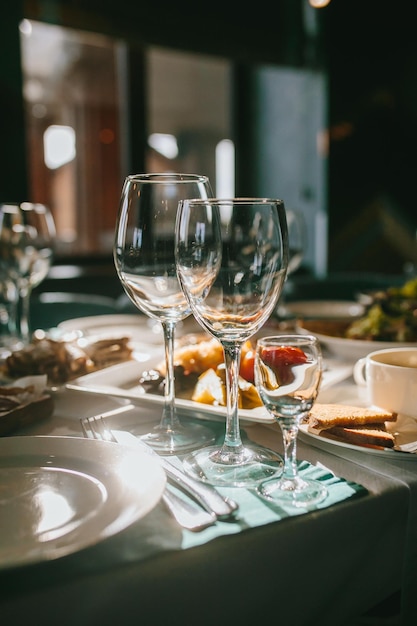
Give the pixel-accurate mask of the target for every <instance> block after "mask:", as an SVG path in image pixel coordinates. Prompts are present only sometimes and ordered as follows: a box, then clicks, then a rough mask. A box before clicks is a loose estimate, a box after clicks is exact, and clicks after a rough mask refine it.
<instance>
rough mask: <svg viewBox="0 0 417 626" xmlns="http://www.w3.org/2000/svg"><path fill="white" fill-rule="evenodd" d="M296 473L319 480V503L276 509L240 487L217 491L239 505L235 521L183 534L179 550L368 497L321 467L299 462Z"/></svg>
mask: <svg viewBox="0 0 417 626" xmlns="http://www.w3.org/2000/svg"><path fill="white" fill-rule="evenodd" d="M298 469H299V473H300V476H301V477H302V478H312V479H315V480H319V481H320V482H322V483H323V484H324V485H325V486H326V488H327V491H328V495H327V497H326V498H325V499H324V500H323V501H322V502H319V503H318V504H316V505H313V506H309V507H308V508H301V507H300V508H299V507H297V508H296V507H292V506H277V505H276V504H274V503H270V502H267V501H265V500H263V499H262V498H261V497H259V496H258V495H257V494H256V493H255V491H254V490H251V489H242V488H240V487H239V488H228V487H221V488H218V489H219V491H220V492H221V493H222V494H223V495H225V496H229V497H231V498H233V500H235V501H236V502H237V503H238V504H239V510H238V511H237V514H236V517H235V520H233V521H227V522H222V521H218V522H217V523H216V524H215V525H214V526H210V527H209V528H206V529H205V530H203V531H201V532H199V533H194V532H191V531H188V530H183V540H182V546H181V547H182V548H183V549H186V548H192V547H194V546H198V545H201V544H203V543H206V542H208V541H211V540H212V539H214V538H216V537H220V536H221V535H231V534H235V533H239V532H241V531H243V530H247V529H249V528H255V527H257V526H264V525H265V524H271V523H273V522H278V521H280V520H282V519H285V518H288V517H292V516H296V515H303V514H306V513H309V512H311V511H316V510H319V509H324V508H326V507H329V506H332V505H334V504H336V503H338V502H342V501H343V500H347V499H349V498H352V497H357V496H361V495H365V494H367V493H368V491H367V489H366V488H365V487H363V486H362V485H359V484H357V483H354V482H351V481H347V480H345V479H344V478H339V477H337V476H335V475H334V474H333V473H332V472H331V471H330V470H329V469H327V468H325V467H324V466H321V467H319V466H316V465H311V464H310V463H308V462H307V461H300V462H299V463H298Z"/></svg>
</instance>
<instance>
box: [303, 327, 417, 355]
mask: <svg viewBox="0 0 417 626" xmlns="http://www.w3.org/2000/svg"><path fill="white" fill-rule="evenodd" d="M349 323H350V321H349V320H346V319H345V320H335V319H329V320H324V319H310V320H298V321H297V330H298V332H301V333H308V334H312V335H315V336H316V337H317V338H318V339H319V341H320V343H321V344H322V346H324V347H325V348H326V349H327V351H328V352H329V353H330V354H331V356H333V357H335V358H339V359H345V360H347V361H350V362H354V361H357V360H358V359H361V358H362V357H364V356H366V355H367V354H369V353H370V352H374V351H375V350H383V349H384V348H403V347H406V346H411V347H414V348H415V347H417V342H415V341H414V342H413V341H411V342H402V341H365V340H362V339H347V338H346V337H343V332H344V330H345V329H346V328H347V326H348V325H349Z"/></svg>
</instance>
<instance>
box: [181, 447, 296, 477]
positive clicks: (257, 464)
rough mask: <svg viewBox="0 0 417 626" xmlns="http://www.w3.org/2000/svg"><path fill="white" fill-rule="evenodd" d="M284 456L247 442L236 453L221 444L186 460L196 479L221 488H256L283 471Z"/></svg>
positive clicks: (185, 465) (185, 467)
mask: <svg viewBox="0 0 417 626" xmlns="http://www.w3.org/2000/svg"><path fill="white" fill-rule="evenodd" d="M283 466H284V463H283V460H282V457H281V456H280V455H279V454H277V453H276V452H274V451H273V450H269V449H268V448H264V447H262V446H255V445H246V446H244V448H243V451H242V450H240V451H239V453H234V452H233V451H231V452H227V450H226V449H225V448H223V447H221V446H209V447H207V448H202V449H201V450H196V451H195V452H192V453H191V454H189V455H188V456H186V457H185V459H184V460H183V467H184V470H185V471H186V472H187V473H188V474H189V475H190V476H193V478H197V479H198V480H201V481H202V482H205V483H210V484H211V485H215V486H217V487H254V486H255V485H257V484H259V482H260V481H264V480H266V479H268V478H271V477H272V476H275V475H276V474H277V473H279V472H282V470H283Z"/></svg>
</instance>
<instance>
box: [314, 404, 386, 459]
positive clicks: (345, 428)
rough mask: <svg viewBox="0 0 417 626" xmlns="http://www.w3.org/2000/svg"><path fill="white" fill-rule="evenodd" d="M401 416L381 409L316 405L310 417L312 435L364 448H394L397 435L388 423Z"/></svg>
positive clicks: (342, 405) (341, 405)
mask: <svg viewBox="0 0 417 626" xmlns="http://www.w3.org/2000/svg"><path fill="white" fill-rule="evenodd" d="M396 420H397V414H396V413H391V412H390V411H385V410H383V409H378V408H363V407H357V406H350V405H344V404H320V403H318V402H317V403H316V404H315V405H314V406H313V407H312V409H311V411H310V413H309V415H308V431H309V432H311V433H313V434H315V435H321V436H324V437H330V438H333V439H337V440H340V441H344V442H347V443H353V444H356V445H361V446H371V447H375V446H376V447H382V448H393V447H394V445H395V435H394V433H393V432H391V431H388V430H387V427H386V422H395V421H396Z"/></svg>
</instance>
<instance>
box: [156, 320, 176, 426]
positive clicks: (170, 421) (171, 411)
mask: <svg viewBox="0 0 417 626" xmlns="http://www.w3.org/2000/svg"><path fill="white" fill-rule="evenodd" d="M162 328H163V331H164V347H165V369H166V374H165V406H164V411H163V415H162V423H161V426H163V427H164V428H168V429H170V430H174V428H175V427H177V426H179V424H180V422H179V419H178V417H177V414H176V410H175V375H174V334H175V322H162Z"/></svg>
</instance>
